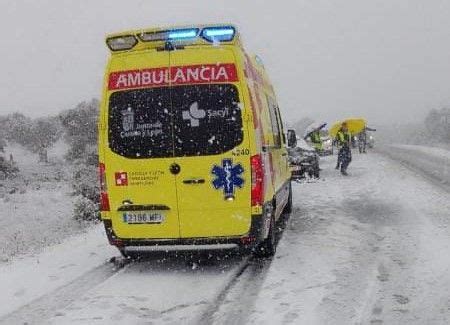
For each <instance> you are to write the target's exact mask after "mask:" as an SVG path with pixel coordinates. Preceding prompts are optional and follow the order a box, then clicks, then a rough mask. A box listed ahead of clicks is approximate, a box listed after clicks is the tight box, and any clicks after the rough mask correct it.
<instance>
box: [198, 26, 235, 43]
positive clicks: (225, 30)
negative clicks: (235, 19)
mask: <svg viewBox="0 0 450 325" xmlns="http://www.w3.org/2000/svg"><path fill="white" fill-rule="evenodd" d="M235 33H236V30H235V29H234V27H232V26H228V27H206V28H203V30H202V37H203V38H204V39H205V40H207V41H208V42H231V41H232V40H233V38H234V34H235Z"/></svg>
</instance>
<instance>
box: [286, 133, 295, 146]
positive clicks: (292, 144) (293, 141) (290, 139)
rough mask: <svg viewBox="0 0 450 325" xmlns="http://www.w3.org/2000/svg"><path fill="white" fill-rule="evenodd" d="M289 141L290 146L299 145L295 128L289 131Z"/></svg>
mask: <svg viewBox="0 0 450 325" xmlns="http://www.w3.org/2000/svg"><path fill="white" fill-rule="evenodd" d="M287 141H288V147H289V148H294V147H296V146H297V135H296V134H295V130H288V131H287Z"/></svg>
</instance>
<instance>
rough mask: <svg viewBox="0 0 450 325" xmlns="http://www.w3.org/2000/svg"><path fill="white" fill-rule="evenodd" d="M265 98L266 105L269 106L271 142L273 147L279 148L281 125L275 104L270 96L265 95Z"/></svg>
mask: <svg viewBox="0 0 450 325" xmlns="http://www.w3.org/2000/svg"><path fill="white" fill-rule="evenodd" d="M266 98H267V105H268V107H269V113H270V122H271V124H272V133H273V143H274V145H275V147H277V148H281V127H280V121H279V118H278V114H277V106H276V104H275V101H274V100H273V99H272V98H270V97H268V96H266Z"/></svg>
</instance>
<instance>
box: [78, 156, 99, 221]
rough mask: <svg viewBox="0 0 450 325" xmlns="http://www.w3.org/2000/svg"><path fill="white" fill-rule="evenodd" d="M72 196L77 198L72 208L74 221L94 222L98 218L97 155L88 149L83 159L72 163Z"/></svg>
mask: <svg viewBox="0 0 450 325" xmlns="http://www.w3.org/2000/svg"><path fill="white" fill-rule="evenodd" d="M72 188H73V194H74V195H75V196H77V200H76V203H75V208H74V216H75V218H76V219H83V220H96V219H98V218H99V216H100V214H99V195H100V194H99V193H100V189H99V182H98V170H97V154H96V152H95V148H93V147H90V150H89V151H88V152H85V153H84V158H83V159H77V160H76V161H74V162H73V173H72Z"/></svg>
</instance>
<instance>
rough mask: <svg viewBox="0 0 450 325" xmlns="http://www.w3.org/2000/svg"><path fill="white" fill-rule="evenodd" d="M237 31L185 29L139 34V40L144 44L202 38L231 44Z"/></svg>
mask: <svg viewBox="0 0 450 325" xmlns="http://www.w3.org/2000/svg"><path fill="white" fill-rule="evenodd" d="M235 34H236V30H235V28H234V27H232V26H224V27H205V28H203V29H202V30H201V32H200V29H199V28H185V29H174V30H167V31H158V32H143V33H141V34H139V35H138V36H139V38H140V40H141V41H143V42H155V41H182V40H189V39H194V38H197V37H199V36H201V37H202V38H203V39H205V40H206V41H208V42H231V41H232V40H233V39H234V35H235Z"/></svg>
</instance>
